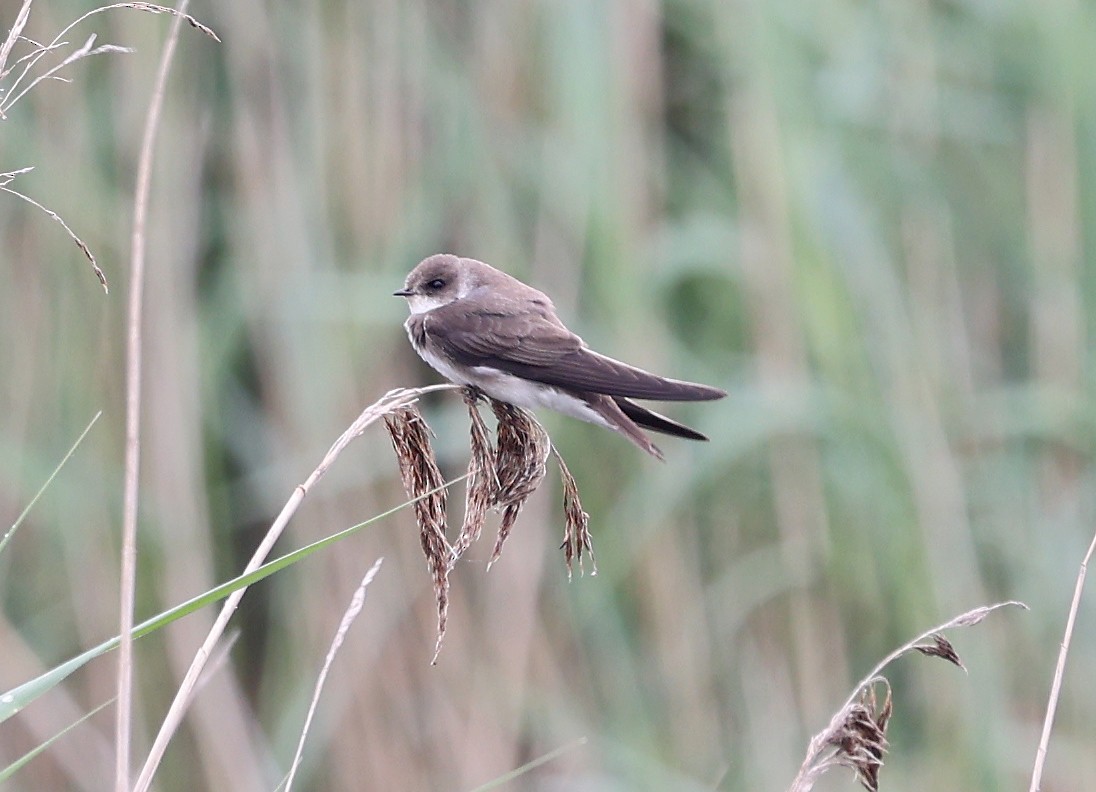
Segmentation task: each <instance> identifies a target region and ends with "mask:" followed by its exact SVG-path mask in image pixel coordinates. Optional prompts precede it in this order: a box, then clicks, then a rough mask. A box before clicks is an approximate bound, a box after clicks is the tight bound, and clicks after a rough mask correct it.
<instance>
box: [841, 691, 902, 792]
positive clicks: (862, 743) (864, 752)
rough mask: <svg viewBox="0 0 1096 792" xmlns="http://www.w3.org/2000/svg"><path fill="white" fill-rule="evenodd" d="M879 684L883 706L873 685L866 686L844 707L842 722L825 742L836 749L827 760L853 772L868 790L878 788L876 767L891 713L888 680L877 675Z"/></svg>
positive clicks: (883, 750) (879, 764)
mask: <svg viewBox="0 0 1096 792" xmlns="http://www.w3.org/2000/svg"><path fill="white" fill-rule="evenodd" d="M879 684H881V685H883V687H884V688H886V691H887V696H886V698H885V699H884V701H883V706H882V707H879V706H878V703H877V701H876V696H875V685H874V684H873V685H870V686H869V687H868V688H867V689H866V690H864V691H863V693H861V694H860V699H859V700H858V701H857V702H855V703H854V704H852V705H850V706H849V707H847V708H846V709H845V719H844V722H843V723H842V724H841V725H840V727H839V728H838V729H836V730H835V731H834V733H833V735H832V736H831V737H830V743H829V744H830V746H831V747H833V748H835V749H836V750H835V751H834V753H833V755H832V756H831V758H830V760H829V761H831V762H832V763H833V764H837V765H841V766H842V767H848V768H849V769H851V770H852V771H853V772H855V773H856V779H857V780H858V781H859V782H860V783H861V784H862V785H863V787H864V788H865V789H867V790H869V792H878V790H879V770H880V768H882V767H883V754H885V753H886V752H887V723H888V722H889V721H890V716H891V713H892V712H893V704H892V700H891V688H890V683H889V682H888V681H887V680H886V679H883V678H882V677H880V679H879Z"/></svg>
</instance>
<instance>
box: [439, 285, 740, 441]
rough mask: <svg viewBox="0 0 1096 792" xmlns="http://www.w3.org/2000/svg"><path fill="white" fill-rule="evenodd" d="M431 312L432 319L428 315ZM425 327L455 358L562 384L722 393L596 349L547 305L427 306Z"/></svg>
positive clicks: (620, 393) (658, 394)
mask: <svg viewBox="0 0 1096 792" xmlns="http://www.w3.org/2000/svg"><path fill="white" fill-rule="evenodd" d="M435 314H436V315H437V317H436V318H437V321H433V319H434V318H435V317H434V315H435ZM425 329H426V332H427V333H428V334H429V335H430V338H431V339H433V340H434V341H435V342H436V343H437V344H439V345H440V346H441V347H442V349H444V351H445V353H446V354H447V355H448V356H449V357H451V358H452V359H453V360H454V361H456V362H457V363H460V364H462V365H465V366H489V367H492V368H497V369H499V370H501V371H505V372H507V373H509V374H513V375H515V376H518V377H522V378H523V379H528V380H533V381H534V382H542V383H544V384H545V385H553V386H555V387H558V388H565V389H567V390H572V391H586V392H590V393H602V394H605V395H607V396H614V397H630V398H633V399H655V400H659V401H708V400H711V399H719V398H722V397H723V396H726V395H727V394H726V393H725V392H724V391H722V390H720V389H718V388H712V387H710V386H708V385H700V384H697V383H692V382H681V381H678V380H672V379H668V378H666V377H660V376H658V375H656V374H651V373H650V372H647V371H643V370H642V369H638V368H636V367H635V366H629V365H628V364H627V363H621V362H620V361H619V360H613V359H612V358H609V357H605V356H604V355H599V354H598V353H597V352H594V351H593V350H591V349H589V348H588V347H587V346H586V344H585V343H584V342H583V341H582V339H581V338H579V337H578V336H577V335H575V334H574V333H572V332H571V331H570V330H568V329H567V328H566V327H564V326H563V325H562V324H561V323H560V321H559V320H558V319H557V318H556V317H555V315H554V314H553V313H551V312H550V311H548V310H547V309H545V310H533V311H522V312H520V313H504V312H500V311H489V310H483V309H473V310H469V307H468V306H467V305H466V304H465V305H462V301H457V302H455V303H451V304H450V305H447V306H444V307H442V308H438V309H436V310H435V311H432V312H431V314H430V315H429V316H428V317H427V321H426V323H425ZM650 428H654V427H650Z"/></svg>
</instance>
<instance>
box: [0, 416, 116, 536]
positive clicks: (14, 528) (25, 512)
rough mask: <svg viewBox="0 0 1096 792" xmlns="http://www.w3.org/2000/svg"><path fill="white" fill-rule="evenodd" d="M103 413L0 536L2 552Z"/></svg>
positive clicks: (81, 435)
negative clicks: (0, 536) (1, 536)
mask: <svg viewBox="0 0 1096 792" xmlns="http://www.w3.org/2000/svg"><path fill="white" fill-rule="evenodd" d="M102 414H103V411H102V410H100V411H99V412H97V413H95V417H94V418H92V419H91V423H89V424H88V425H87V428H86V429H84V431H83V432H81V433H80V436H79V437H77V438H76V442H75V443H73V444H72V448H70V449H69V450H68V453H67V454H65V456H64V457H63V458H62V459H61V461H60V462H58V463H57V467H55V468H54V469H53V472H52V473H50V474H49V478H48V479H46V483H45V484H43V485H42V486H41V487H39V488H38V492H36V493H35V494H34V497H33V498H31V499H30V503H28V504H27V506H26V508H25V509H23V511H22V512H20V514H19V516H18V517H16V518H15V522H13V523H12V524H11V528H9V529H8V531H7V533H5V534H4V536H3V538H0V553H3V552H4V548H5V547H6V546H7V544H8V542H9V541H11V538H12V537H13V536H15V532H16V531H17V530H18V529H19V526H20V524H22V522H23V520H25V519H26V518H27V515H28V514H30V510H31V509H33V508H34V504H36V503H37V502H38V499H39V498H41V497H42V493H44V492H45V491H46V487H48V486H49V485H50V484H51V483H52V482H53V480H54V479H55V478H56V477H57V474H58V473H60V472H61V468H63V467H64V466H65V463H66V462H68V461H69V457H71V456H72V455H73V454H74V453H75V452H76V449H77V448H79V447H80V443H82V442H84V438H85V437H87V434H88V432H90V431H91V427H93V426H95V422H96V421H98V420H99V416H100V415H102Z"/></svg>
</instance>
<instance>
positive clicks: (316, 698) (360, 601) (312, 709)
mask: <svg viewBox="0 0 1096 792" xmlns="http://www.w3.org/2000/svg"><path fill="white" fill-rule="evenodd" d="M383 560H384V559H383V558H378V559H377V560H376V561H374V562H373V566H371V567H370V568H369V571H368V572H366V573H365V577H363V578H362V582H361V583H360V584H359V585H358V588H357V589H356V590H355V591H354V596H353V597H351V599H350V605H349V606H348V607H347V609H346V612H345V613H344V614H343V617H342V621H340V622H339V629H338V630H337V631H336V632H335V638H334V639H333V640H332V641H331V648H330V649H328V650H327V657H326V658H324V661H323V668H321V669H320V675H319V677H318V678H317V679H316V687H315V689H314V690H313V692H312V701H311V703H310V704H309V705H308V713H307V714H306V715H305V718H304V726H302V727H301V736H300V738H299V739H298V740H297V752H296V753H295V754H294V755H293V763H292V764H291V765H290V766H289V775H288V776H287V777H286V780H285V792H290V791H291V790H292V789H293V779H294V778H296V776H297V770H298V769H299V768H300V766H301V758H302V757H303V756H304V741H305V740H306V739H307V738H308V730H309V729H310V728H311V726H312V718H313V717H314V716H315V715H316V708H317V707H318V706H319V704H320V693H322V692H323V686H324V683H325V682H326V681H327V675H328V673H329V672H330V671H331V665H332V664H333V663H334V662H335V655H336V654H337V653H338V651H339V649H340V648H341V647H342V645H343V641H344V640H345V639H346V634H347V633H348V632H349V631H350V626H351V625H352V624H353V623H354V619H356V618H358V614H359V613H361V610H362V606H363V605H364V604H365V590H366V589H367V588H369V584H370V583H372V582H373V578H374V576H376V574H377V570H379V569H380V568H381V562H382V561H383Z"/></svg>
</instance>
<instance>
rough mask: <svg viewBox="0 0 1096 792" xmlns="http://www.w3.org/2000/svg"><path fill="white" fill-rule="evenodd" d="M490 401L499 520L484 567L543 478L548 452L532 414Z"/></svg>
mask: <svg viewBox="0 0 1096 792" xmlns="http://www.w3.org/2000/svg"><path fill="white" fill-rule="evenodd" d="M490 401H491V410H492V411H493V412H494V413H495V417H496V418H498V422H499V424H498V430H497V435H496V438H497V447H496V451H495V474H496V476H497V477H498V491H497V492H496V494H495V499H494V500H495V506H497V507H498V508H500V509H502V523H501V524H500V525H499V532H498V536H497V537H496V538H495V547H494V550H492V551H491V560H490V561H489V562H488V564H487V568H488V569H490V568H491V565H492V564H494V563H495V561H497V560H498V558H499V555H500V554H501V553H502V545H503V543H504V542H505V541H506V537H507V536H509V535H510V530H511V529H512V528H513V527H514V523H515V522H516V521H517V518H518V513H519V512H520V511H521V507H522V506H524V505H525V501H526V500H528V499H529V496H530V495H532V494H533V492H535V491H536V489H537V487H539V486H540V483H541V482H542V481H544V476H545V473H546V472H547V467H546V463H547V461H548V454H549V452H550V451H551V450H552V443H551V441H550V440H549V439H548V433H547V432H545V431H544V427H542V426H541V425H540V424H539V423H538V422H537V420H536V419H535V418H533V417H532V415H530V414H529V413H528V412H526V411H525V410H523V409H521V408H520V407H515V406H513V405H512V404H507V403H506V402H500V401H495V400H494V399H491V400H490Z"/></svg>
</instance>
